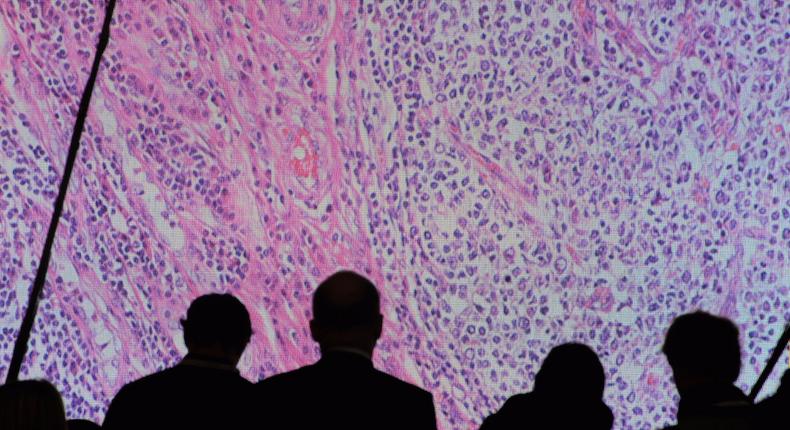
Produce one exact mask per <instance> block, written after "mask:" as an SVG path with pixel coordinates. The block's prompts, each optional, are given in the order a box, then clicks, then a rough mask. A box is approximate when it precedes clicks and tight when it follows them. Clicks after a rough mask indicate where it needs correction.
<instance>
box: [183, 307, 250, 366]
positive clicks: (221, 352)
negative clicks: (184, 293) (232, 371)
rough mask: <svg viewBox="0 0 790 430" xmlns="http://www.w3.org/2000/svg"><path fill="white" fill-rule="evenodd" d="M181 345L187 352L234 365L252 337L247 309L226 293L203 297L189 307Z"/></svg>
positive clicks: (184, 321)
mask: <svg viewBox="0 0 790 430" xmlns="http://www.w3.org/2000/svg"><path fill="white" fill-rule="evenodd" d="M181 326H182V327H183V328H184V343H186V346H187V349H188V350H189V352H190V353H193V354H199V355H203V356H207V357H210V358H213V359H217V360H219V361H224V362H227V363H230V364H233V365H234V366H235V365H236V364H237V363H238V362H239V359H240V358H241V354H242V353H243V352H244V348H246V347H247V344H248V343H249V342H250V337H251V336H252V324H251V323H250V314H249V313H248V312H247V308H245V307H244V305H243V304H242V303H241V302H240V301H239V299H237V298H235V297H233V296H232V295H230V294H207V295H205V296H200V297H198V298H197V299H195V301H193V302H192V304H191V305H189V310H187V317H186V319H183V320H181Z"/></svg>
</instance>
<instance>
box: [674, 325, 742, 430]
mask: <svg viewBox="0 0 790 430" xmlns="http://www.w3.org/2000/svg"><path fill="white" fill-rule="evenodd" d="M662 350H663V352H664V354H665V355H666V357H667V361H668V362H669V366H670V367H671V368H672V376H673V379H674V380H675V386H676V387H677V390H678V394H680V402H679V403H678V410H677V422H678V423H677V425H676V426H672V427H669V428H671V429H716V430H725V429H726V430H730V429H739V430H740V429H751V428H756V427H754V424H755V422H754V419H755V416H754V406H753V405H752V403H751V402H750V401H749V399H748V397H746V395H744V393H743V392H742V391H741V390H740V389H739V388H738V387H736V386H735V380H736V379H737V378H738V374H739V373H740V371H741V348H740V342H739V340H738V327H736V326H735V324H733V323H732V321H730V320H728V319H726V318H722V317H718V316H715V315H711V314H709V313H707V312H703V311H695V312H692V313H688V314H684V315H681V316H679V317H677V318H675V320H674V321H673V322H672V324H671V325H670V327H669V330H667V334H666V338H665V340H664V346H663V348H662Z"/></svg>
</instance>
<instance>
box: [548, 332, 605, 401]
mask: <svg viewBox="0 0 790 430" xmlns="http://www.w3.org/2000/svg"><path fill="white" fill-rule="evenodd" d="M605 384H606V374H605V373H604V369H603V365H601V361H600V360H599V359H598V355H597V354H596V353H595V351H593V350H592V349H590V347H589V346H587V345H584V344H581V343H565V344H562V345H558V346H556V347H554V348H552V350H551V351H549V354H548V355H547V356H546V358H545V359H544V360H543V364H542V365H541V367H540V370H539V371H538V373H537V375H535V392H536V393H541V394H548V395H552V394H556V395H561V396H571V397H573V398H578V399H591V398H592V399H600V398H601V397H602V396H603V391H604V386H605Z"/></svg>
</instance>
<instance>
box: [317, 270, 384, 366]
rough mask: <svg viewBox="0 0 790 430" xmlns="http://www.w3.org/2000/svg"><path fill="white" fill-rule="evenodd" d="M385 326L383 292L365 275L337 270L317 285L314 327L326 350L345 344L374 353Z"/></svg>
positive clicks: (321, 344) (318, 339)
mask: <svg viewBox="0 0 790 430" xmlns="http://www.w3.org/2000/svg"><path fill="white" fill-rule="evenodd" d="M381 326H382V316H381V313H380V312H379V293H378V291H377V290H376V287H375V285H373V283H372V282H371V281H370V280H368V279H367V278H365V277H364V276H362V275H360V274H358V273H355V272H351V271H341V272H337V273H335V274H334V275H332V276H330V277H328V278H327V279H326V280H324V282H322V283H321V285H319V286H318V289H316V291H315V294H314V295H313V320H312V321H310V331H311V333H312V336H313V339H314V340H315V341H316V342H318V343H319V345H320V346H321V350H322V352H325V351H327V350H329V349H332V348H338V347H342V348H353V349H358V350H361V351H363V352H365V353H367V354H368V355H370V354H372V353H373V348H374V347H375V345H376V341H377V340H378V338H379V337H380V336H381Z"/></svg>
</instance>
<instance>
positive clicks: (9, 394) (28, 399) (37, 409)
mask: <svg viewBox="0 0 790 430" xmlns="http://www.w3.org/2000/svg"><path fill="white" fill-rule="evenodd" d="M0 429H2V430H6V429H8V430H66V411H65V409H64V408H63V399H62V398H61V397H60V393H58V390H57V388H55V386H54V385H52V384H51V383H50V382H48V381H45V380H37V379H33V380H27V381H15V382H10V383H8V384H6V385H0Z"/></svg>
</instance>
